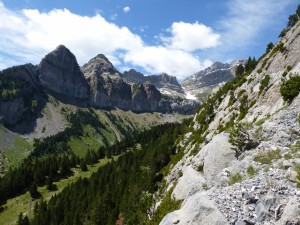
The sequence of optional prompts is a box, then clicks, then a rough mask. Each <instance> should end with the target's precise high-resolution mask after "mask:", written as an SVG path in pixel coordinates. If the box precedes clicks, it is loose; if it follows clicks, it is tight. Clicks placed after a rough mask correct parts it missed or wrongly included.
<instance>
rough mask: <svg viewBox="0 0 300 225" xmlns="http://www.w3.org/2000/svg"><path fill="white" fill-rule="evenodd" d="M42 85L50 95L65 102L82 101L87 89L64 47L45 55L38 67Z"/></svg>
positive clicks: (86, 94) (73, 59)
mask: <svg viewBox="0 0 300 225" xmlns="http://www.w3.org/2000/svg"><path fill="white" fill-rule="evenodd" d="M38 72H39V78H40V81H41V83H42V85H43V86H44V87H45V88H46V89H47V90H48V91H49V92H51V93H52V94H54V95H56V96H57V97H59V98H61V99H64V98H65V100H73V101H76V99H77V100H80V101H82V100H84V101H87V99H88V97H89V87H88V84H87V82H86V80H85V78H84V75H83V73H82V72H81V70H80V67H79V65H78V63H77V60H76V58H75V56H74V55H73V54H72V53H71V52H70V50H69V49H67V48H66V47H65V46H63V45H60V46H58V47H57V48H56V49H55V50H54V51H53V52H50V53H49V54H47V55H46V56H45V57H44V58H43V59H42V61H41V63H40V64H39V66H38Z"/></svg>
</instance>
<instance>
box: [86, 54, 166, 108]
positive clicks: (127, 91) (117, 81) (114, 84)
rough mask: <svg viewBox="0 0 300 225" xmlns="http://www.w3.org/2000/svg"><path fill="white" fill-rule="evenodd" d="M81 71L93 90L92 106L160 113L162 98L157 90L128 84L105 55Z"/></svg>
mask: <svg viewBox="0 0 300 225" xmlns="http://www.w3.org/2000/svg"><path fill="white" fill-rule="evenodd" d="M82 71H83V73H84V75H85V77H86V79H87V81H88V83H89V86H90V87H91V104H92V105H95V106H96V107H99V108H110V107H118V108H121V109H125V110H133V111H139V112H142V111H159V101H160V99H161V95H160V92H159V91H158V90H157V89H156V87H155V86H154V85H152V84H143V85H137V84H132V83H129V82H128V81H127V80H125V79H123V78H122V77H121V73H120V72H119V71H118V70H117V69H115V68H114V66H113V65H112V64H111V63H110V62H109V61H108V59H107V58H106V57H105V56H104V55H101V54H100V55H97V56H96V57H95V58H93V59H91V60H90V61H89V62H88V63H87V64H85V65H84V66H83V67H82Z"/></svg>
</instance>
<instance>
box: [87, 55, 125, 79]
mask: <svg viewBox="0 0 300 225" xmlns="http://www.w3.org/2000/svg"><path fill="white" fill-rule="evenodd" d="M81 70H82V72H83V73H84V74H85V76H86V77H90V76H92V75H102V74H103V73H107V74H111V75H118V76H120V75H121V73H120V72H119V71H118V70H117V69H116V68H115V67H114V66H113V64H112V63H111V62H110V61H109V60H108V59H107V58H106V56H105V55H103V54H99V55H97V56H96V57H94V58H92V59H91V60H90V61H89V62H88V63H86V64H85V65H83V66H82V68H81Z"/></svg>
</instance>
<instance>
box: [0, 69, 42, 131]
mask: <svg viewBox="0 0 300 225" xmlns="http://www.w3.org/2000/svg"><path fill="white" fill-rule="evenodd" d="M0 76H3V77H6V79H8V80H10V79H14V80H12V81H11V82H19V83H20V85H19V87H18V90H15V91H16V92H17V93H16V94H15V95H14V97H10V98H9V99H7V100H4V99H2V100H1V99H0V121H1V122H2V123H3V124H5V125H8V126H12V125H14V124H16V123H17V122H19V121H20V120H22V119H24V117H25V114H26V113H32V112H33V111H34V109H33V108H32V105H31V104H32V100H33V99H38V95H39V94H40V91H41V90H40V82H39V79H38V74H37V71H36V67H35V66H33V65H31V64H25V65H22V66H14V67H11V68H8V69H5V70H3V71H2V72H1V73H0ZM0 93H1V92H0ZM37 103H38V101H37Z"/></svg>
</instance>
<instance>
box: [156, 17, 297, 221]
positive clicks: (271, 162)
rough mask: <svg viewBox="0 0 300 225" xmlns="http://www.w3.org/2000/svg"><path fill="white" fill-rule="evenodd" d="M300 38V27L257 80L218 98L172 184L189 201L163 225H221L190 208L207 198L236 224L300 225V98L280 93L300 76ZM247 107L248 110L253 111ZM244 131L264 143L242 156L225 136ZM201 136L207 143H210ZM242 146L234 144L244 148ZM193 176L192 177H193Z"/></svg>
mask: <svg viewBox="0 0 300 225" xmlns="http://www.w3.org/2000/svg"><path fill="white" fill-rule="evenodd" d="M299 33H300V22H298V23H297V24H296V26H295V27H293V28H292V29H291V30H290V31H289V32H287V34H286V35H285V37H283V38H282V39H281V40H280V41H279V43H277V44H276V45H275V46H274V48H273V49H272V50H271V51H269V52H267V53H266V54H265V55H264V57H262V59H261V60H260V61H259V63H258V65H257V66H256V68H255V69H254V70H253V71H252V73H251V74H246V75H244V80H243V81H242V82H240V83H239V84H238V85H237V86H234V85H233V86H232V88H229V91H228V90H226V89H225V88H224V89H222V91H223V92H220V93H221V95H222V96H221V95H217V98H212V99H214V102H210V103H212V105H211V106H212V108H209V107H208V108H204V107H203V108H200V110H199V112H198V113H197V114H196V115H195V117H194V120H193V123H192V125H191V132H189V133H187V134H185V136H184V138H183V140H182V141H181V142H180V143H179V144H178V149H182V148H183V149H184V150H183V151H184V153H185V155H184V156H183V158H182V159H181V160H180V161H179V162H178V163H177V164H176V165H174V166H173V167H172V170H171V171H170V173H169V174H168V175H167V176H166V177H165V180H166V183H167V186H168V187H167V189H166V190H170V189H171V188H174V189H173V197H174V198H175V199H179V200H182V199H183V200H184V202H183V204H182V206H181V209H180V210H177V211H174V212H172V213H170V214H168V215H167V216H166V217H165V218H164V219H163V220H162V222H161V224H163V225H165V224H172V223H173V224H175V222H176V224H189V223H191V221H196V220H197V221H198V223H197V224H218V223H219V221H214V220H212V222H211V223H209V222H207V223H203V222H202V221H203V220H202V219H200V220H199V219H198V217H197V216H194V215H197V213H198V214H200V213H201V212H203V210H202V208H200V207H199V206H198V205H196V204H193V205H188V204H186V203H187V202H196V201H197V199H198V198H199V196H206V199H205V198H204V199H203V201H207V202H209V204H210V206H211V207H210V208H213V210H212V211H215V212H218V213H219V214H221V215H219V216H221V217H222V218H226V219H225V220H226V223H228V224H233V225H246V224H282V225H287V224H294V225H296V224H300V217H299V209H300V190H299V188H298V186H299V182H300V181H299V179H298V178H299V165H300V159H299V146H300V124H299V111H300V109H299V105H300V95H297V96H296V97H295V98H294V99H292V100H291V101H289V102H285V101H284V100H283V97H282V96H281V92H280V88H281V85H282V83H283V82H284V80H288V79H290V77H292V76H295V74H298V75H299V74H300V60H299V52H300V45H299V43H300V36H299ZM222 69H224V68H221V69H220V70H222ZM211 72H213V70H212V71H211ZM195 79H196V77H195ZM237 80H238V79H237ZM266 80H268V82H267V84H265V85H264V82H266ZM235 84H236V83H235ZM231 85H232V83H231ZM228 87H230V84H229V85H228ZM228 87H227V88H228ZM220 93H219V94H220ZM215 97H216V96H215ZM243 101H244V103H246V104H247V106H248V108H247V110H245V111H243V110H244V108H243V106H242V105H243ZM209 116H212V117H211V118H209ZM207 122H208V124H206V123H207ZM237 124H240V125H241V126H242V127H243V129H244V131H245V133H244V134H245V135H246V136H247V137H249V140H254V141H255V142H256V143H257V144H258V145H253V146H252V147H251V148H250V149H247V150H246V151H244V152H240V153H241V155H239V156H238V155H236V156H235V154H234V153H235V152H234V151H233V150H232V149H231V147H232V146H230V144H229V143H228V137H229V135H228V134H226V133H224V132H222V133H220V132H221V131H222V130H224V129H225V128H224V127H225V126H227V127H226V129H225V130H227V132H228V130H230V129H228V127H229V128H233V127H239V126H235V125H237ZM203 129H204V130H205V131H203ZM234 130H235V129H234ZM241 131H242V130H241ZM241 131H240V132H238V133H239V134H242V132H241ZM233 133H234V132H233ZM198 137H205V138H204V141H202V140H203V139H200V141H199V140H198ZM239 141H241V139H232V140H231V142H235V144H236V145H238V144H240V143H241V142H239ZM246 142H247V141H246V140H244V141H242V143H243V144H245V143H246ZM240 147H241V146H240ZM241 149H243V148H242V147H241ZM187 168H189V170H187ZM190 170H192V173H191V172H188V173H187V172H186V171H190ZM180 174H181V175H182V176H179V175H180ZM190 174H195V175H194V176H191V175H190ZM182 181H184V183H185V185H183V183H182ZM203 182H205V183H203ZM195 183H198V184H199V186H202V188H201V187H197V186H196V185H194V184H195ZM203 187H205V188H203ZM184 193H187V194H186V195H185V194H184ZM182 212H184V215H187V216H186V217H188V219H185V216H183V213H182ZM206 215H210V214H209V213H207V214H206ZM182 218H183V219H182ZM212 219H214V218H212ZM189 221H190V222H189Z"/></svg>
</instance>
